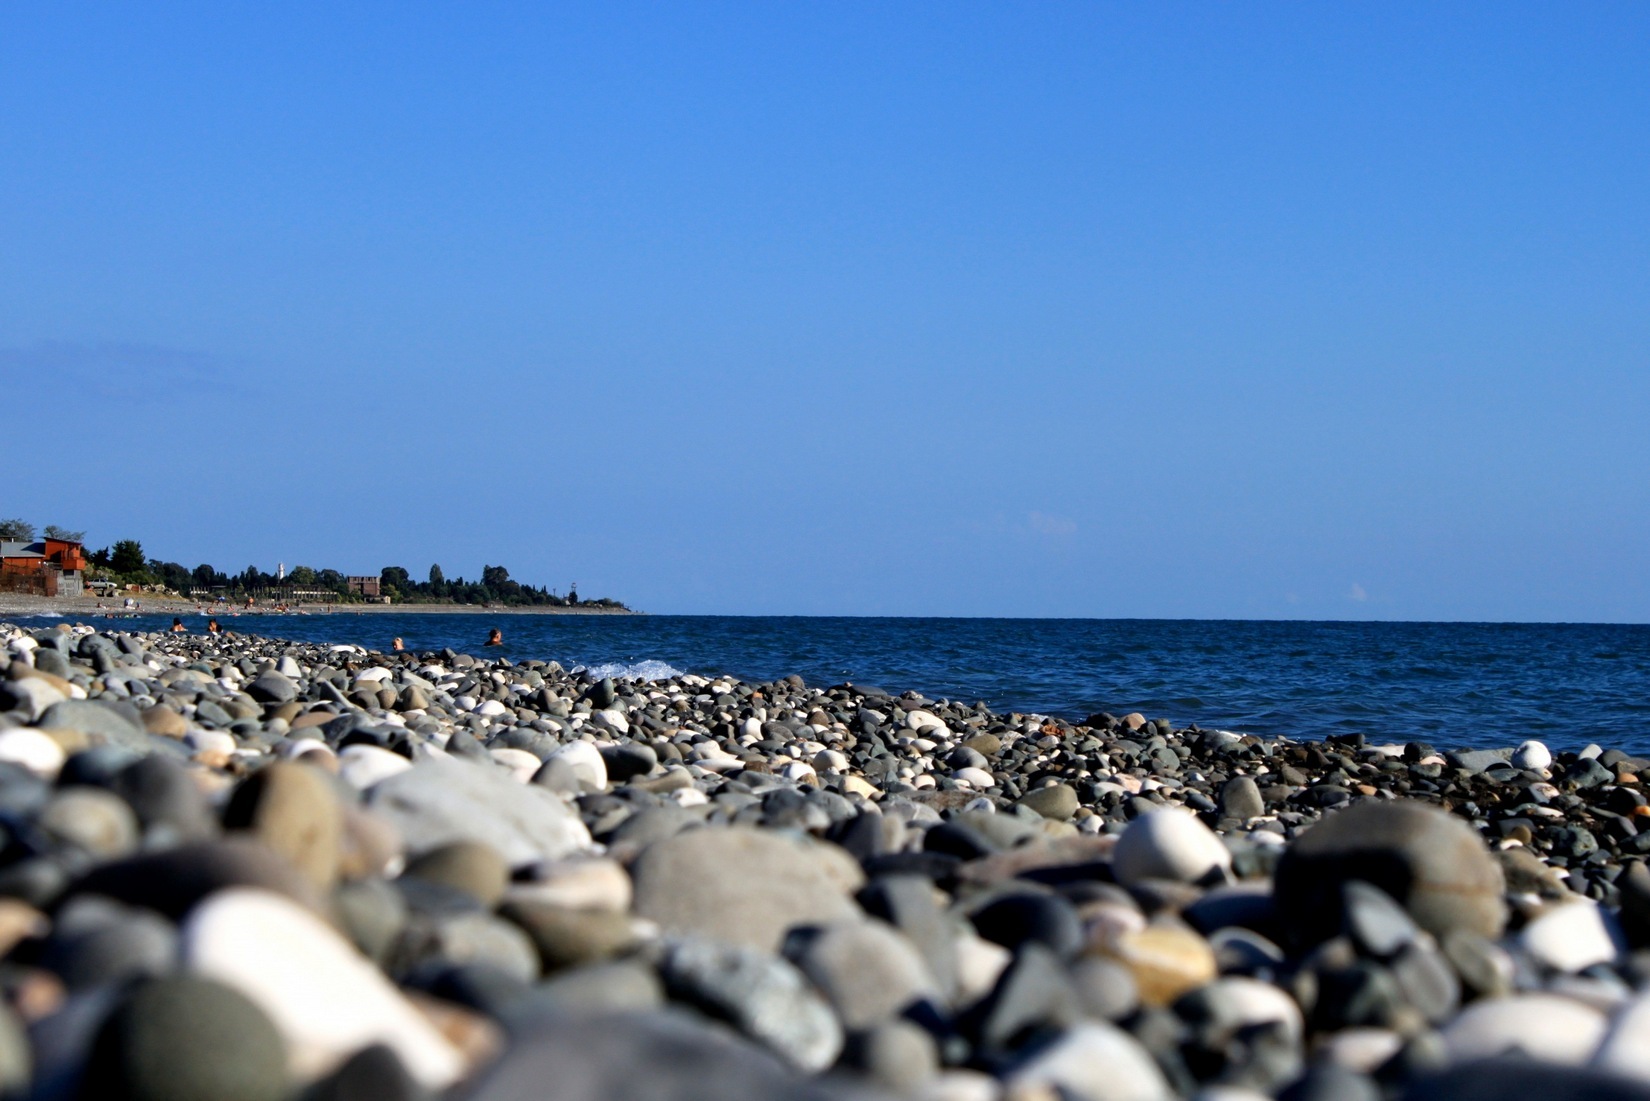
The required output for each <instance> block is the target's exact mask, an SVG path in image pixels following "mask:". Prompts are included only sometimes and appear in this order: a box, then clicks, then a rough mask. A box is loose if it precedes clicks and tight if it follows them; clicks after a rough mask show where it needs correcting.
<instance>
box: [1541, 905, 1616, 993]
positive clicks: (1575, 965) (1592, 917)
mask: <svg viewBox="0 0 1650 1101" xmlns="http://www.w3.org/2000/svg"><path fill="white" fill-rule="evenodd" d="M1518 944H1519V947H1521V948H1522V949H1524V951H1525V952H1527V953H1528V954H1529V955H1530V958H1532V959H1534V960H1535V961H1536V962H1538V963H1540V964H1541V965H1542V966H1544V967H1550V968H1552V969H1553V970H1554V971H1564V972H1568V973H1572V974H1573V973H1574V972H1577V971H1584V970H1586V969H1587V968H1589V967H1593V966H1596V965H1598V964H1602V963H1610V962H1611V961H1613V960H1614V959H1615V958H1616V957H1617V956H1619V955H1621V954H1622V952H1623V951H1625V949H1626V944H1625V942H1624V941H1623V939H1622V935H1621V932H1620V930H1619V929H1617V928H1615V923H1614V921H1612V920H1611V919H1609V918H1608V917H1607V916H1606V915H1605V913H1604V911H1603V910H1601V909H1599V907H1598V906H1597V905H1596V904H1595V903H1592V902H1589V901H1587V900H1585V899H1577V900H1576V901H1574V902H1565V903H1560V904H1559V905H1556V906H1553V907H1550V908H1549V909H1547V910H1545V911H1543V912H1542V913H1541V914H1540V915H1539V916H1537V917H1536V918H1535V919H1534V920H1532V921H1530V922H1529V923H1528V924H1527V925H1525V926H1524V928H1523V929H1522V930H1520V932H1519V934H1518Z"/></svg>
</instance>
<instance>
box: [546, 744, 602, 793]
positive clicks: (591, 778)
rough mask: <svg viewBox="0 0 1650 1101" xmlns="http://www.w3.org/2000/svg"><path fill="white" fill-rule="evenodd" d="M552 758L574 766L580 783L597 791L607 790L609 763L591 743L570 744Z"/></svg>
mask: <svg viewBox="0 0 1650 1101" xmlns="http://www.w3.org/2000/svg"><path fill="white" fill-rule="evenodd" d="M550 756H551V757H560V758H561V759H562V760H564V761H566V762H567V763H568V764H570V765H572V766H573V774H574V775H575V776H577V777H578V778H579V782H580V783H582V784H585V785H587V786H588V787H590V788H591V789H593V790H595V791H602V790H605V789H606V787H607V762H606V761H604V760H602V753H601V750H599V749H597V748H596V747H595V746H594V745H592V744H591V743H589V742H583V741H580V742H568V743H567V744H566V745H564V746H560V747H558V748H557V749H556V751H555V752H553V753H551V754H550Z"/></svg>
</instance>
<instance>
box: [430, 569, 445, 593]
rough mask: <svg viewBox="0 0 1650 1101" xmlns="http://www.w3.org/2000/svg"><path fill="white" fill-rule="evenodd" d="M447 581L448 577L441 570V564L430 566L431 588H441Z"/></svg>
mask: <svg viewBox="0 0 1650 1101" xmlns="http://www.w3.org/2000/svg"><path fill="white" fill-rule="evenodd" d="M446 583H447V577H446V575H445V574H443V573H442V572H441V567H440V566H439V565H436V566H431V567H430V588H432V589H439V588H441V586H443V585H445V584H446Z"/></svg>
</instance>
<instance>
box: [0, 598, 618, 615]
mask: <svg viewBox="0 0 1650 1101" xmlns="http://www.w3.org/2000/svg"><path fill="white" fill-rule="evenodd" d="M128 595H131V596H132V597H133V598H134V599H136V600H137V601H138V604H139V605H140V607H141V610H142V613H143V614H144V615H176V616H183V615H210V616H230V615H237V614H240V615H258V616H278V615H606V616H614V615H617V616H627V615H646V614H647V613H645V612H638V611H635V610H634V609H631V608H612V607H601V606H596V605H589V604H578V605H571V606H568V605H554V604H494V605H490V606H483V605H480V604H438V603H428V604H426V603H415V604H370V603H365V602H362V603H342V602H340V603H336V604H330V605H329V604H325V603H320V604H289V605H287V606H286V611H284V612H281V611H277V610H275V609H274V608H270V607H266V606H262V605H260V606H259V607H257V608H245V607H242V606H241V605H238V604H237V605H228V606H225V605H221V604H213V603H210V602H206V601H199V600H184V599H182V598H181V597H175V596H161V595H159V594H156V593H141V594H127V593H121V594H118V595H117V596H113V597H95V596H58V597H41V596H31V595H28V594H23V593H0V616H30V615H61V616H64V617H66V618H75V619H79V618H101V617H103V616H105V615H112V616H114V617H116V618H120V617H122V616H125V615H129V614H131V611H132V610H131V609H129V608H125V607H123V606H122V603H123V601H124V599H125V597H126V596H128Z"/></svg>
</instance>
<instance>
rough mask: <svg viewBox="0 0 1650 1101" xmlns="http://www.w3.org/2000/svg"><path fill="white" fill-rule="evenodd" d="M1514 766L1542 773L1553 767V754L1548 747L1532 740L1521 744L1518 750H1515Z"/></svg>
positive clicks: (1513, 756)
mask: <svg viewBox="0 0 1650 1101" xmlns="http://www.w3.org/2000/svg"><path fill="white" fill-rule="evenodd" d="M1512 766H1513V767H1514V768H1518V769H1533V770H1535V771H1537V772H1540V771H1542V770H1545V769H1549V768H1551V767H1552V766H1553V754H1552V751H1551V750H1550V749H1548V748H1547V747H1546V746H1544V745H1542V744H1541V743H1540V742H1538V741H1535V740H1534V739H1531V740H1530V741H1527V742H1523V743H1521V744H1520V745H1519V747H1518V748H1517V749H1515V750H1513V755H1512Z"/></svg>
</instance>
